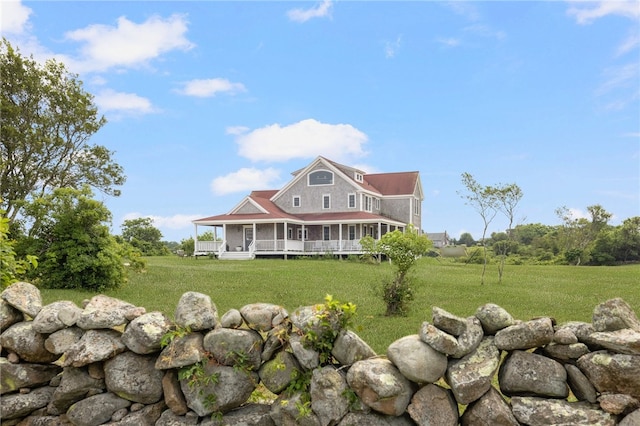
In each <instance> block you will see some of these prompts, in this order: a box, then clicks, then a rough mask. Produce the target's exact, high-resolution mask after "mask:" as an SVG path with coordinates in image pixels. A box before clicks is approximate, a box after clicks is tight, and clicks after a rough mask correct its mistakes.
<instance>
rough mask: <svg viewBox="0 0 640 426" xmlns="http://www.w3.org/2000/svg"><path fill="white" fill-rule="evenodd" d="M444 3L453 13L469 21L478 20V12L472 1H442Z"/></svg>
mask: <svg viewBox="0 0 640 426" xmlns="http://www.w3.org/2000/svg"><path fill="white" fill-rule="evenodd" d="M444 5H445V6H446V7H448V8H449V9H451V10H452V11H453V12H454V13H455V14H457V15H460V16H462V17H464V18H466V19H468V20H469V21H478V20H479V19H480V18H481V16H480V12H479V11H478V8H477V6H476V5H475V4H473V2H468V1H449V2H446V3H444Z"/></svg>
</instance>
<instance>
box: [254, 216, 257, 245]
mask: <svg viewBox="0 0 640 426" xmlns="http://www.w3.org/2000/svg"><path fill="white" fill-rule="evenodd" d="M256 237H257V234H256V223H255V222H253V250H254V251H255V250H256Z"/></svg>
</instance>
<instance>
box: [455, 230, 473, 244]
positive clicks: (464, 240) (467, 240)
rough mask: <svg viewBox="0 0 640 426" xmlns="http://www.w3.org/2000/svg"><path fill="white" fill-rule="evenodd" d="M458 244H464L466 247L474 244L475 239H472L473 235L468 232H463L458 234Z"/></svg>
mask: <svg viewBox="0 0 640 426" xmlns="http://www.w3.org/2000/svg"><path fill="white" fill-rule="evenodd" d="M457 243H458V244H464V245H465V246H467V247H472V246H474V245H475V244H476V241H475V240H474V239H473V236H472V235H471V234H470V233H468V232H463V233H462V234H460V238H458V241H457Z"/></svg>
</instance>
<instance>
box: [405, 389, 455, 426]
mask: <svg viewBox="0 0 640 426" xmlns="http://www.w3.org/2000/svg"><path fill="white" fill-rule="evenodd" d="M407 412H408V413H409V415H410V416H411V418H412V419H413V420H414V421H415V422H416V423H417V424H419V425H434V426H435V425H438V426H447V425H450V426H456V425H457V424H458V404H456V401H455V400H454V399H453V395H452V394H451V391H449V390H447V389H443V388H441V387H440V386H437V385H434V384H427V385H425V386H423V387H422V388H420V390H418V392H416V393H415V394H414V395H413V397H412V398H411V402H410V403H409V406H408V407H407Z"/></svg>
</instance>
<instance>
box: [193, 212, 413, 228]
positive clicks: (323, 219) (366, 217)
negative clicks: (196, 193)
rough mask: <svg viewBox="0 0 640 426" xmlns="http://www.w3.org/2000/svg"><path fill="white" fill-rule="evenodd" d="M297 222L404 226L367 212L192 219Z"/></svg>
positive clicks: (218, 222) (212, 222)
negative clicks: (379, 223) (380, 223)
mask: <svg viewBox="0 0 640 426" xmlns="http://www.w3.org/2000/svg"><path fill="white" fill-rule="evenodd" d="M284 222H289V223H297V224H300V225H320V224H338V223H378V222H382V223H387V224H389V225H394V226H405V224H404V223H402V222H399V221H397V220H393V219H389V218H388V217H384V216H379V215H376V214H372V213H368V212H361V211H357V212H338V213H307V214H299V215H291V214H288V213H284V212H282V211H281V210H280V211H279V212H270V213H247V214H221V215H217V216H210V217H205V218H202V219H197V220H194V221H193V223H195V224H196V225H224V224H228V225H230V224H247V223H284Z"/></svg>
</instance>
